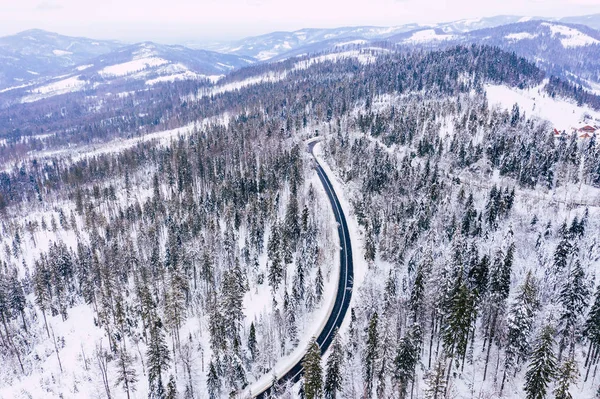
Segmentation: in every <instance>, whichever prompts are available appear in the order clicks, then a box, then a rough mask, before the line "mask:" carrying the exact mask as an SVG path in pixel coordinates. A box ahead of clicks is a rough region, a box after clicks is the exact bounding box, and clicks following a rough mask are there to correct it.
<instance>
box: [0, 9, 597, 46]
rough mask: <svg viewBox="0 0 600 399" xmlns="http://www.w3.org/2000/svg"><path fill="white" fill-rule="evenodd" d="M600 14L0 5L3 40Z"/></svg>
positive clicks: (162, 36)
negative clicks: (39, 34)
mask: <svg viewBox="0 0 600 399" xmlns="http://www.w3.org/2000/svg"><path fill="white" fill-rule="evenodd" d="M593 13H600V0H362V1H361V0H94V1H92V0H0V36H4V35H8V34H13V33H16V32H19V31H22V30H25V29H31V28H40V29H46V30H50V31H54V32H58V33H61V34H67V35H79V36H87V37H92V38H97V39H119V40H124V41H131V42H134V41H140V40H154V41H159V42H167V43H168V42H177V41H185V40H195V41H210V40H223V39H237V38H241V37H244V36H249V35H258V34H263V33H268V32H271V31H275V30H296V29H301V28H327V27H339V26H349V25H379V26H390V25H401V24H405V23H410V22H420V23H432V22H447V21H452V20H457V19H463V18H477V17H486V16H493V15H499V14H504V15H507V14H509V15H524V16H544V17H563V16H571V15H584V14H593Z"/></svg>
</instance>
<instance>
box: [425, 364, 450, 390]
mask: <svg viewBox="0 0 600 399" xmlns="http://www.w3.org/2000/svg"><path fill="white" fill-rule="evenodd" d="M425 384H426V386H427V387H426V388H425V398H426V399H443V398H445V397H446V360H445V359H444V358H439V359H437V361H436V362H435V365H434V367H433V369H431V370H430V371H429V372H428V373H427V374H426V376H425Z"/></svg>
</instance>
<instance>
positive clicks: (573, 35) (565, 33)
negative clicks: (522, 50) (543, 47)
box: [542, 23, 600, 48]
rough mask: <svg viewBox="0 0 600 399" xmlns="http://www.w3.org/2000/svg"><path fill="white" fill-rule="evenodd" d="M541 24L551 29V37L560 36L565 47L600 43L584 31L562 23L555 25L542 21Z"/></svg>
mask: <svg viewBox="0 0 600 399" xmlns="http://www.w3.org/2000/svg"><path fill="white" fill-rule="evenodd" d="M542 25H543V26H547V27H549V28H550V30H551V31H552V37H555V36H558V37H560V42H561V43H562V45H563V47H565V48H574V47H582V46H589V45H591V44H600V41H599V40H597V39H594V38H593V37H591V36H589V35H586V34H585V33H583V32H581V31H579V30H577V29H574V28H570V27H568V26H564V25H555V24H550V23H543V24H542Z"/></svg>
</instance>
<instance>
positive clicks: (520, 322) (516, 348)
mask: <svg viewBox="0 0 600 399" xmlns="http://www.w3.org/2000/svg"><path fill="white" fill-rule="evenodd" d="M539 307H540V303H539V300H538V292H537V287H536V284H535V281H534V279H533V277H532V275H531V272H530V271H529V272H527V275H526V277H525V281H524V282H523V285H521V287H520V288H519V293H518V294H517V297H516V298H515V301H514V303H513V304H512V306H511V308H510V312H509V314H508V319H507V327H508V333H507V342H506V352H505V357H504V374H503V377H502V385H501V387H500V392H502V390H503V388H504V383H505V381H506V376H507V373H508V371H509V370H513V369H516V367H517V366H518V364H519V362H520V361H521V360H523V359H525V358H526V356H527V354H528V353H529V334H530V333H531V330H532V328H533V322H534V318H535V314H536V312H537V311H538V309H539Z"/></svg>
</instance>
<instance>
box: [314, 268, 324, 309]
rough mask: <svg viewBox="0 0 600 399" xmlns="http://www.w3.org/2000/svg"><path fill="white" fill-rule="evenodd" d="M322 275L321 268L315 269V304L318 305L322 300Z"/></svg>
mask: <svg viewBox="0 0 600 399" xmlns="http://www.w3.org/2000/svg"><path fill="white" fill-rule="evenodd" d="M323 289H324V283H323V273H322V272H321V266H319V268H318V269H317V277H315V302H316V303H320V302H321V299H323Z"/></svg>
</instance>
